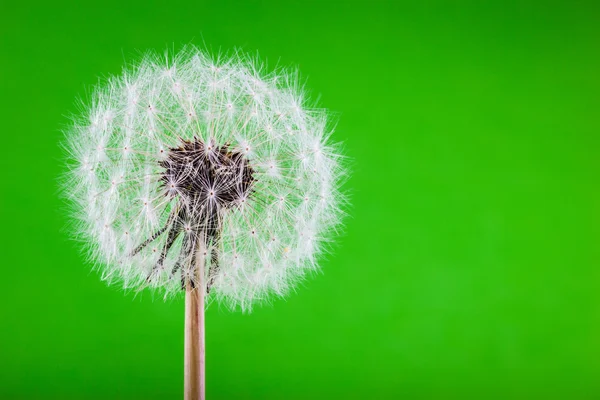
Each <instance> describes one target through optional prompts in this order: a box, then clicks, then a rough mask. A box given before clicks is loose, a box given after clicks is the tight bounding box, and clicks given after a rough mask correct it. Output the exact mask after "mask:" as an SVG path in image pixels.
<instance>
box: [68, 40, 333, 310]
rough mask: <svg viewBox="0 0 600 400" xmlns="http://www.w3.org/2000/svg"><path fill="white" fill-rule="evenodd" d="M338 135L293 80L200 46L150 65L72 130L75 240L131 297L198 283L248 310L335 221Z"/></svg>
mask: <svg viewBox="0 0 600 400" xmlns="http://www.w3.org/2000/svg"><path fill="white" fill-rule="evenodd" d="M331 133H332V127H331V123H330V122H328V114H327V112H326V111H325V110H323V109H316V108H312V107H310V104H308V101H307V100H306V98H305V94H304V93H303V90H302V88H301V86H300V85H299V83H298V80H297V74H294V73H290V72H287V71H283V70H278V71H274V72H265V70H264V67H263V66H262V65H261V64H260V63H259V62H258V61H256V60H253V59H251V58H249V57H246V56H244V55H240V54H235V55H233V56H230V57H226V58H217V59H214V58H211V57H210V56H208V55H207V54H205V53H204V52H202V51H199V50H197V49H195V48H187V49H184V50H183V51H181V52H180V53H178V54H175V55H168V54H167V55H165V56H159V55H155V54H151V55H146V56H145V57H144V58H143V59H142V60H141V61H140V62H139V63H138V64H136V65H135V66H132V67H129V68H127V69H126V70H125V72H124V73H123V75H121V76H119V77H113V78H110V79H108V80H107V81H106V82H104V83H103V84H100V85H99V86H98V87H97V88H96V89H95V91H94V93H93V95H92V99H91V101H90V104H89V105H87V106H85V107H84V109H83V113H82V115H81V116H80V117H78V118H76V119H75V122H74V124H73V125H72V126H71V127H70V128H69V130H68V132H67V143H66V147H67V150H68V152H69V154H70V161H71V162H70V171H69V175H68V176H69V179H68V182H67V184H66V185H65V186H66V191H67V194H68V196H69V197H70V198H71V199H72V200H73V201H74V203H75V210H76V212H75V220H76V221H77V234H78V237H80V238H81V239H82V240H83V241H84V242H85V243H86V245H87V249H88V251H89V256H90V258H91V260H92V261H93V262H94V263H95V265H96V266H97V268H98V269H99V270H100V271H101V273H102V277H103V279H105V280H107V281H108V282H110V283H113V282H116V283H120V284H122V285H123V287H124V288H144V287H152V288H162V289H164V293H165V295H169V294H173V293H175V292H177V291H180V290H181V288H182V286H185V285H186V284H191V285H192V286H194V285H201V286H202V289H203V290H205V291H206V292H209V293H210V294H211V295H214V296H215V298H217V299H219V300H223V301H225V302H227V303H228V304H229V305H231V306H240V307H241V308H243V309H248V308H250V307H251V305H252V303H253V302H255V301H260V300H264V299H266V298H268V297H269V296H270V295H284V294H285V293H286V292H288V291H289V289H291V288H292V287H293V286H294V284H295V283H296V282H298V281H299V280H300V279H302V278H303V277H304V276H305V275H306V273H307V272H308V271H313V270H316V269H317V268H318V264H317V262H318V256H319V255H320V254H321V253H322V252H323V251H324V250H326V249H327V246H326V245H327V243H328V241H329V239H330V237H331V236H332V234H333V233H334V232H335V230H336V227H337V226H338V225H339V222H340V217H341V214H342V212H341V210H340V203H341V199H342V194H341V193H340V182H341V178H342V177H343V175H344V170H343V168H342V167H341V166H340V162H339V161H340V156H339V155H338V152H337V150H336V148H337V146H336V145H334V144H332V143H330V135H331ZM199 271H200V272H199ZM200 275H201V276H200Z"/></svg>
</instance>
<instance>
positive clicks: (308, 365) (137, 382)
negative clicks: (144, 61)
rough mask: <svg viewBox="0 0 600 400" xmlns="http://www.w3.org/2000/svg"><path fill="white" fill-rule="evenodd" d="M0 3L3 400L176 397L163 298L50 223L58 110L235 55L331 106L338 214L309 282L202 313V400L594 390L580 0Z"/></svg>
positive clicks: (590, 69)
mask: <svg viewBox="0 0 600 400" xmlns="http://www.w3.org/2000/svg"><path fill="white" fill-rule="evenodd" d="M450 3H452V5H449V3H446V2H439V3H436V2H434V1H427V2H416V3H415V4H412V5H407V4H403V3H402V2H400V1H388V2H384V1H376V0H374V1H364V2H352V1H344V2H342V1H339V2H335V1H331V2H326V1H324V2H316V1H315V2H311V1H293V2H284V1H272V2H266V1H265V2H256V1H250V2H239V3H234V2H229V1H213V2H201V1H188V2H179V1H178V0H173V1H169V2H164V3H158V2H155V1H135V2H134V1H103V2H88V3H84V2H73V3H70V4H69V3H64V2H39V3H36V2H31V1H29V2H14V4H8V3H4V4H3V5H1V6H0V15H1V16H0V32H1V46H2V47H1V48H0V50H1V54H2V63H1V64H0V79H1V83H0V84H1V87H0V96H1V100H0V113H1V117H2V125H1V126H2V133H1V137H2V139H1V142H0V143H1V148H2V150H1V152H0V154H1V155H0V167H1V169H2V181H1V183H0V190H1V197H0V212H1V221H0V223H1V227H2V229H1V230H0V236H1V238H0V239H1V240H0V244H1V246H2V258H1V261H0V262H1V268H2V270H1V271H2V275H1V279H0V282H1V283H0V285H1V287H2V288H1V291H0V296H1V297H0V301H1V303H0V304H1V307H0V321H1V324H2V325H1V331H0V398H3V399H4V398H6V399H35V398H45V399H49V398H60V399H87V398H97V399H134V398H135V399H168V398H181V397H182V393H183V388H182V386H183V377H182V368H183V364H182V363H183V354H182V346H183V331H182V328H183V301H182V299H176V300H172V301H168V302H166V303H165V302H163V301H162V299H161V298H159V297H157V298H155V299H153V298H152V296H151V295H149V294H148V293H145V294H143V295H141V296H138V297H134V296H133V295H124V294H123V293H122V291H121V290H120V289H119V288H116V287H110V288H108V287H106V285H105V284H104V283H103V282H101V281H100V279H99V277H98V275H97V274H96V273H91V272H89V265H87V264H86V263H85V261H84V259H83V257H82V256H81V254H80V247H79V245H78V244H77V243H75V242H73V241H72V240H71V239H70V238H69V234H68V232H65V231H64V227H65V225H66V220H65V218H66V212H65V205H64V203H63V202H62V201H61V200H60V199H59V198H58V196H57V193H58V189H57V182H58V179H57V177H58V176H59V175H60V173H61V172H62V171H64V160H63V154H62V152H61V150H60V149H59V146H58V143H59V141H60V140H61V138H62V133H61V129H62V127H64V126H66V125H67V124H68V118H67V115H68V114H70V113H72V112H75V111H76V110H77V107H76V98H78V97H84V96H85V95H86V93H88V92H89V89H90V87H91V86H92V85H93V84H95V83H96V82H97V80H98V77H101V76H107V75H110V74H119V73H120V71H121V67H122V65H123V64H124V62H125V61H126V60H132V59H135V58H136V57H137V54H138V51H144V50H147V49H156V50H159V51H161V50H163V49H165V48H167V47H169V48H173V47H175V48H178V47H181V45H183V44H186V43H195V44H198V45H201V46H204V45H206V46H207V47H209V48H212V49H213V50H218V49H224V50H227V49H231V48H233V47H236V46H239V47H242V48H243V49H245V50H246V51H250V52H256V51H258V52H259V53H260V55H261V57H262V58H263V59H267V60H268V61H269V62H270V64H271V65H274V64H275V63H280V64H281V65H284V66H293V65H298V66H299V67H300V70H301V72H302V74H303V76H304V77H305V78H308V83H307V86H308V88H309V90H310V91H311V93H312V94H313V95H314V96H319V95H320V96H321V101H320V102H321V104H322V105H323V106H325V107H327V108H330V109H331V110H334V111H335V112H337V113H339V116H340V119H339V126H338V129H337V132H336V134H335V139H336V140H338V141H343V142H344V143H345V149H346V153H347V155H348V156H349V157H350V158H351V163H352V169H353V174H352V177H351V179H350V180H349V182H348V184H347V190H348V191H349V193H350V195H351V198H352V207H351V208H350V210H349V212H350V214H351V216H350V217H349V218H347V219H346V228H345V233H344V234H343V236H341V237H340V238H339V240H338V246H337V248H336V250H335V252H334V253H333V254H332V255H331V256H329V257H327V258H326V259H325V260H323V263H322V266H323V274H322V275H320V276H317V277H314V278H311V279H309V280H308V281H307V282H306V283H305V284H304V285H303V286H302V287H300V288H298V290H297V293H293V294H291V295H290V296H289V297H288V298H287V299H285V300H278V301H275V302H274V303H273V304H272V305H268V306H264V307H258V308H257V309H256V310H255V311H254V312H253V313H252V314H249V315H244V314H241V313H230V312H228V311H226V310H225V309H222V308H219V307H218V306H217V305H212V306H211V307H210V308H209V310H208V312H207V324H208V326H207V348H208V353H207V354H208V376H207V381H208V383H207V384H208V396H209V398H210V399H309V398H310V399H355V398H356V399H358V398H362V399H398V398H406V399H452V398H457V399H465V398H474V399H488V398H502V399H513V398H522V399H532V398H543V399H552V398H557V399H559V398H560V399H585V398H590V399H592V398H595V399H597V398H600V290H599V279H600V268H599V260H600V257H599V256H600V251H599V246H598V242H599V240H600V212H599V210H600V207H599V206H600V196H599V195H600V192H599V189H598V188H599V162H598V161H599V149H600V146H599V145H600V138H599V133H600V129H599V128H600V110H599V107H598V106H599V104H600V101H599V95H600V73H599V68H600V51H599V50H600V13H599V9H598V7H596V6H595V5H594V2H588V3H586V2H580V1H574V2H563V3H554V2H539V3H537V4H534V3H525V2H513V1H497V2H488V3H484V2H471V3H466V2H460V3H458V2H450Z"/></svg>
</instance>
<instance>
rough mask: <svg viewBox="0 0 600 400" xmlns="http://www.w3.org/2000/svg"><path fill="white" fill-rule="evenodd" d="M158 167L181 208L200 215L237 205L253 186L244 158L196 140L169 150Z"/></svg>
mask: <svg viewBox="0 0 600 400" xmlns="http://www.w3.org/2000/svg"><path fill="white" fill-rule="evenodd" d="M160 165H161V166H162V167H163V168H164V169H165V171H164V172H163V174H162V177H161V180H162V181H163V183H164V184H165V186H169V187H173V186H174V187H175V188H176V189H177V194H178V195H180V196H181V197H182V200H183V202H184V204H187V205H191V206H192V207H193V208H202V209H203V210H204V211H203V212H202V213H205V212H208V213H209V214H213V213H216V212H218V211H219V209H222V208H228V207H232V206H234V205H235V204H239V202H240V201H241V200H243V199H245V198H246V197H247V196H248V195H249V194H250V191H251V189H252V184H253V182H254V177H253V173H254V171H253V170H252V168H251V167H250V165H249V164H248V159H247V158H246V157H245V156H244V154H242V153H240V152H237V151H235V150H233V149H231V148H230V146H228V145H223V146H217V145H215V144H212V143H209V144H206V143H204V142H202V141H201V140H199V139H195V140H193V141H188V140H185V141H182V145H181V146H180V147H174V148H170V149H169V151H168V153H167V158H166V159H165V160H163V161H161V162H160ZM196 211H200V210H199V209H198V210H196Z"/></svg>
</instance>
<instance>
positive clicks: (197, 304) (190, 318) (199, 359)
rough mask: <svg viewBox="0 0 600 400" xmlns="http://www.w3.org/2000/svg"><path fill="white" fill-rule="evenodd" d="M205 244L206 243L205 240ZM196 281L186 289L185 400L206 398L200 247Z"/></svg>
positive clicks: (202, 258)
mask: <svg viewBox="0 0 600 400" xmlns="http://www.w3.org/2000/svg"><path fill="white" fill-rule="evenodd" d="M201 242H202V241H201ZM199 247H200V248H199V249H198V250H197V253H196V254H197V256H196V265H195V267H196V268H195V281H194V282H192V281H191V280H188V281H187V283H186V286H185V349H184V352H185V355H184V400H205V399H206V375H205V366H206V363H205V344H204V282H203V279H204V256H203V251H204V250H203V249H202V247H203V246H199Z"/></svg>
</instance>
